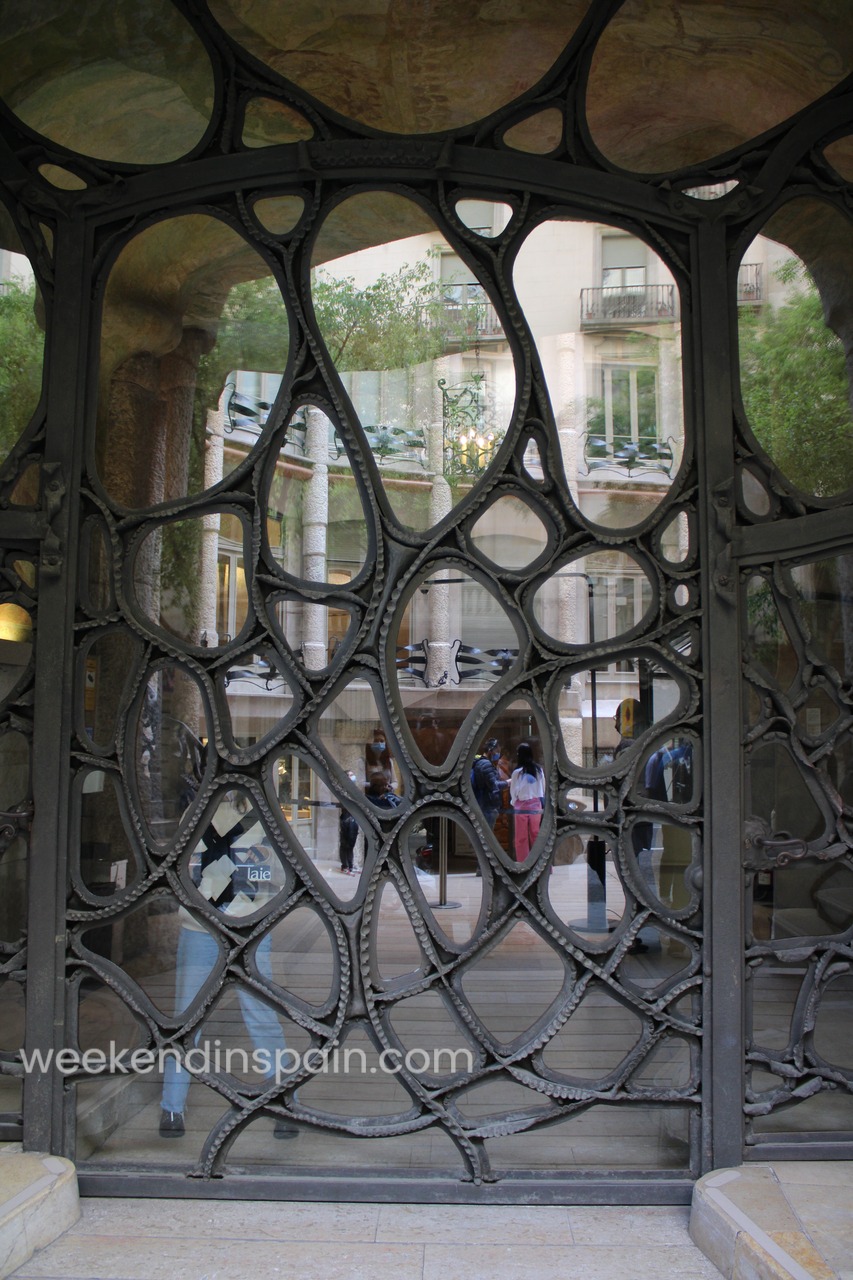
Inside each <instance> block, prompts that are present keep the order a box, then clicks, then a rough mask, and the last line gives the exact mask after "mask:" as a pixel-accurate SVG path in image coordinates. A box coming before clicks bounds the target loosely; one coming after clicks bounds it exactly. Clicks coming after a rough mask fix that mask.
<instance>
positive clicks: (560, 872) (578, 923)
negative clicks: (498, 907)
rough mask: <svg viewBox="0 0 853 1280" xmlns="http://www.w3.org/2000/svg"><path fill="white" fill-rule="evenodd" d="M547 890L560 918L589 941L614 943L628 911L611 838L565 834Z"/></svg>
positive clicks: (550, 902)
mask: <svg viewBox="0 0 853 1280" xmlns="http://www.w3.org/2000/svg"><path fill="white" fill-rule="evenodd" d="M547 893H548V903H549V905H550V907H551V909H552V911H554V912H555V914H556V915H557V917H558V919H559V920H561V921H562V922H563V924H566V925H568V926H569V928H570V929H571V930H572V931H573V932H574V933H576V934H579V935H580V937H582V938H583V939H584V941H585V942H586V943H587V944H589V943H593V944H595V945H596V946H597V947H600V946H602V945H606V946H609V945H611V941H610V935H611V934H613V933H614V932H615V931H617V930H618V928H619V924H620V922H621V920H622V918H623V916H624V913H625V890H624V887H623V885H622V881H621V877H620V874H619V871H618V867H617V864H616V861H615V859H614V857H613V847H612V844H611V843H610V842H609V841H607V840H604V839H603V838H602V837H601V836H600V835H596V834H592V833H589V832H577V833H573V834H572V835H568V836H563V838H562V840H560V841H559V843H558V844H557V847H556V850H555V853H554V859H553V870H552V872H551V874H550V875H549V877H548V884H547Z"/></svg>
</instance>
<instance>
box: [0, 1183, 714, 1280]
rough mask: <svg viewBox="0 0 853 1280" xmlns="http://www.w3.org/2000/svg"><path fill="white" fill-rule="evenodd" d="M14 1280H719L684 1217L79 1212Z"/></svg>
mask: <svg viewBox="0 0 853 1280" xmlns="http://www.w3.org/2000/svg"><path fill="white" fill-rule="evenodd" d="M81 1207H82V1216H81V1218H80V1220H79V1222H78V1223H77V1224H76V1226H74V1227H72V1228H71V1229H70V1230H69V1231H67V1232H66V1233H65V1234H64V1235H63V1236H62V1237H61V1238H60V1239H59V1240H58V1241H56V1242H55V1243H54V1244H52V1245H48V1246H47V1247H46V1248H45V1249H42V1250H41V1251H40V1252H39V1253H37V1254H35V1256H34V1257H33V1258H31V1260H30V1261H29V1262H28V1263H26V1264H24V1265H23V1266H21V1267H20V1268H19V1269H18V1270H17V1271H14V1272H13V1273H12V1277H13V1278H14V1280H29V1278H30V1277H32V1278H33V1280H35V1277H39V1280H49V1278H52V1280H161V1278H162V1280H245V1277H247V1276H251V1277H253V1280H266V1277H285V1276H299V1277H300V1280H339V1278H340V1280H360V1278H361V1277H369V1280H385V1277H388V1280H392V1278H393V1280H494V1277H495V1276H499V1277H500V1280H719V1275H720V1273H719V1272H718V1270H717V1269H716V1267H715V1266H714V1264H713V1263H711V1262H709V1261H708V1259H707V1258H705V1257H704V1256H703V1255H702V1253H701V1252H700V1251H699V1249H698V1248H697V1247H696V1245H695V1244H693V1242H692V1241H691V1239H690V1237H689V1235H688V1230H687V1228H688V1218H689V1209H688V1208H687V1207H686V1206H685V1207H683V1208H667V1207H654V1208H645V1207H641V1208H636V1207H632V1208H625V1207H621V1208H597V1207H589V1206H577V1207H570V1208H563V1207H558V1208H554V1207H531V1208H516V1207H494V1208H493V1207H491V1206H488V1207H481V1206H477V1207H473V1206H458V1205H435V1206H430V1205H376V1204H306V1203H301V1204H293V1203H291V1204H275V1203H256V1202H234V1201H221V1200H220V1201H216V1202H210V1201H191V1200H181V1201H175V1200H122V1199H101V1200H83V1201H82V1202H81Z"/></svg>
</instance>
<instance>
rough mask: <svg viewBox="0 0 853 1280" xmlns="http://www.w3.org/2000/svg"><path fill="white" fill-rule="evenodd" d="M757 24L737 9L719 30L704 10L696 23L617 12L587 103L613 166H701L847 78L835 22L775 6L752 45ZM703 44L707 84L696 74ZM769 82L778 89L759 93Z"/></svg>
mask: <svg viewBox="0 0 853 1280" xmlns="http://www.w3.org/2000/svg"><path fill="white" fill-rule="evenodd" d="M700 14H701V16H699V15H700ZM753 18H754V13H750V12H748V11H747V10H744V9H739V10H736V11H735V12H734V13H732V14H731V15H727V21H726V22H725V23H720V24H714V23H712V22H710V21H709V20H708V19H709V14H708V13H707V12H706V11H702V10H700V11H697V22H696V25H693V24H692V23H689V24H688V23H681V22H679V21H677V20H674V15H673V14H672V11H670V12H669V14H668V15H667V16H666V17H665V16H664V14H663V13H661V14H660V15H658V16H657V18H656V19H655V20H654V21H649V10H648V9H647V8H646V6H645V2H644V0H627V3H626V4H623V5H621V6H620V7H619V10H618V11H617V12H616V14H615V15H614V16H613V17H612V18H611V20H610V22H609V23H608V25H607V27H606V29H605V31H604V33H603V35H602V36H601V38H600V39H599V40H598V42H597V44H596V46H595V53H594V56H593V59H592V64H591V67H590V74H589V85H588V88H587V98H586V106H587V112H588V121H589V128H590V131H591V133H592V137H593V141H594V142H595V144H596V145H597V146H598V147H600V148H601V150H602V151H603V152H604V154H605V155H606V156H607V158H608V160H610V161H611V163H612V164H615V165H618V166H619V167H621V168H623V169H632V170H634V171H637V172H640V173H664V172H669V171H670V170H672V169H677V168H681V167H682V166H684V165H690V166H696V167H699V166H702V165H703V164H704V163H705V162H707V161H710V160H711V159H713V158H714V157H715V156H717V155H720V154H722V153H724V152H727V151H729V150H732V149H734V148H735V147H738V146H739V145H740V144H741V143H742V142H745V141H746V140H747V139H748V138H755V137H757V136H758V135H760V134H763V133H765V132H766V131H768V130H770V129H772V128H774V126H776V125H778V124H781V123H782V121H783V120H786V119H788V118H789V117H791V116H794V115H796V114H797V113H798V112H799V111H801V110H802V109H803V108H804V107H806V106H808V104H809V103H811V102H815V101H817V100H818V99H819V98H820V97H822V95H823V94H825V93H828V92H829V90H830V89H831V88H832V87H833V86H834V85H835V84H837V83H838V81H839V80H840V79H841V78H842V77H843V76H844V74H845V71H846V66H847V64H846V59H844V58H843V57H841V58H840V57H838V55H837V51H836V47H835V45H836V40H835V36H834V30H833V28H832V26H831V25H825V24H823V23H813V22H812V21H810V20H809V18H808V17H806V15H805V14H804V13H803V11H802V10H800V11H799V12H797V13H792V12H791V11H790V10H787V9H786V10H782V9H777V8H775V7H774V8H771V9H770V10H768V11H767V13H766V14H764V15H763V22H762V28H761V38H760V41H759V42H756V39H755V37H756V29H755V27H754V25H753ZM806 33H808V34H806ZM697 40H701V42H702V58H703V64H704V65H705V66H707V69H708V75H707V77H706V76H704V75H702V76H697V75H696V64H695V62H694V60H693V53H694V51H695V49H696V41H697ZM771 49H772V50H773V53H772V54H771V53H770V52H769V51H770V50H771ZM765 50H767V53H766V54H765V52H764V51H765ZM650 59H653V60H654V75H653V76H651V77H650V75H649V68H650V66H651V63H650ZM782 65H784V66H785V68H786V72H785V74H784V76H782V75H780V68H781V66H782ZM771 77H772V79H773V81H774V82H776V81H777V79H778V81H779V91H778V92H777V93H773V94H769V93H768V94H763V93H762V94H756V93H755V89H756V87H757V86H758V85H762V84H766V83H769V81H770V79H771ZM650 81H651V83H650ZM617 84H618V92H614V85H617ZM640 103H642V110H638V105H639V104H640ZM735 105H736V106H737V110H733V109H732V108H733V106H735ZM650 120H654V121H655V122H656V124H655V127H654V129H651V130H650V129H649V124H648V122H649V121H650ZM712 121H713V122H714V124H711V122H712Z"/></svg>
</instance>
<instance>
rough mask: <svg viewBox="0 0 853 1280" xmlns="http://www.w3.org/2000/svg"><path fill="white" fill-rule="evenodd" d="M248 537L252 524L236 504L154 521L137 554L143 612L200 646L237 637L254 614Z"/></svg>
mask: <svg viewBox="0 0 853 1280" xmlns="http://www.w3.org/2000/svg"><path fill="white" fill-rule="evenodd" d="M247 540H248V527H247V526H246V525H245V524H244V522H243V520H242V519H241V517H240V516H238V515H237V514H236V512H235V511H234V510H232V509H221V510H219V511H215V512H211V513H210V514H209V515H206V516H191V517H189V518H188V519H185V520H169V521H166V522H163V523H162V524H158V525H154V526H149V527H148V530H147V532H145V533H144V534H143V536H142V538H141V539H140V541H139V542H138V543H137V546H136V553H135V555H134V557H133V589H134V592H135V595H136V604H137V608H138V609H139V611H140V613H141V614H142V615H143V616H144V617H145V618H146V619H147V621H148V622H149V623H153V625H154V626H155V628H157V629H158V630H160V631H164V632H166V633H167V635H169V636H175V637H177V638H178V639H179V640H182V641H183V642H184V643H185V644H187V645H191V646H193V647H195V648H202V649H215V648H218V647H221V646H222V645H226V644H229V643H230V642H231V641H232V640H235V639H236V638H237V637H238V636H239V635H240V633H241V632H242V630H243V628H244V626H245V624H246V619H247V617H248V614H249V585H248V581H247V577H246V571H245V567H244V560H243V553H244V546H245V545H246V542H247Z"/></svg>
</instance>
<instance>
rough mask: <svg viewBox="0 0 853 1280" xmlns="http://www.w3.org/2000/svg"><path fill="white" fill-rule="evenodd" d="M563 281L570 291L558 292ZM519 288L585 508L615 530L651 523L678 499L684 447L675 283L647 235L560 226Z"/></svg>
mask: <svg viewBox="0 0 853 1280" xmlns="http://www.w3.org/2000/svg"><path fill="white" fill-rule="evenodd" d="M623 259H624V261H623ZM600 263H603V264H604V265H603V268H602V267H601V266H599V265H597V264H600ZM598 272H600V276H598V275H597V273H598ZM555 273H556V274H557V275H558V276H559V278H560V279H561V280H562V281H564V282H566V283H565V286H564V287H563V288H561V289H558V290H555V289H553V288H552V287H551V282H552V281H553V279H554V277H555ZM513 282H514V284H515V287H516V291H517V293H518V298H519V301H520V303H521V306H522V308H523V311H524V315H525V318H526V320H527V323H528V325H529V326H530V329H531V331H532V333H533V337H534V339H535V340H536V345H537V347H538V350H539V356H540V359H541V361H542V366H543V370H544V374H545V380H546V383H547V387H548V392H549V394H550V397H551V407H552V409H553V412H554V416H555V418H556V420H557V423H558V425H559V427H560V428H561V440H562V465H563V468H564V471H565V478H566V481H567V482H568V486H569V489H570V491H571V494H572V498H573V499H574V501H575V504H576V506H577V507H578V509H579V510H580V511H581V513H582V515H583V516H584V518H585V519H586V520H588V521H589V523H590V524H593V525H600V526H602V527H604V528H607V529H625V528H631V527H633V526H635V525H638V524H640V523H641V522H642V521H643V520H645V519H646V518H647V517H648V516H649V515H650V514H651V512H653V511H654V510H655V508H656V507H657V506H658V504H659V503H660V502H661V501H662V499H663V498H664V497H665V496H666V494H667V492H668V491H669V489H670V486H671V485H672V483H673V479H674V477H675V476H676V473H677V472H678V469H679V466H680V463H681V457H682V453H683V450H684V415H683V406H682V385H681V333H680V324H679V323H678V318H679V313H678V292H677V290H676V287H675V282H674V279H673V277H672V275H671V274H670V272H669V270H668V269H667V267H666V266H665V265H664V262H663V260H662V259H661V258H660V257H658V255H657V254H656V253H655V252H654V251H653V250H652V249H651V247H650V246H648V245H646V244H645V243H644V242H643V241H641V240H638V239H637V238H636V237H633V236H627V235H624V234H623V233H621V232H618V231H617V230H616V229H615V228H608V227H602V225H601V224H600V223H591V222H572V221H568V220H566V221H562V220H561V221H556V220H555V221H549V222H544V223H541V224H540V225H539V226H537V227H535V228H534V230H533V231H531V233H530V234H529V235H528V237H527V239H526V240H525V242H524V244H523V246H522V248H521V251H520V252H519V254H518V256H517V258H516V260H515V265H514V267H513Z"/></svg>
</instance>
